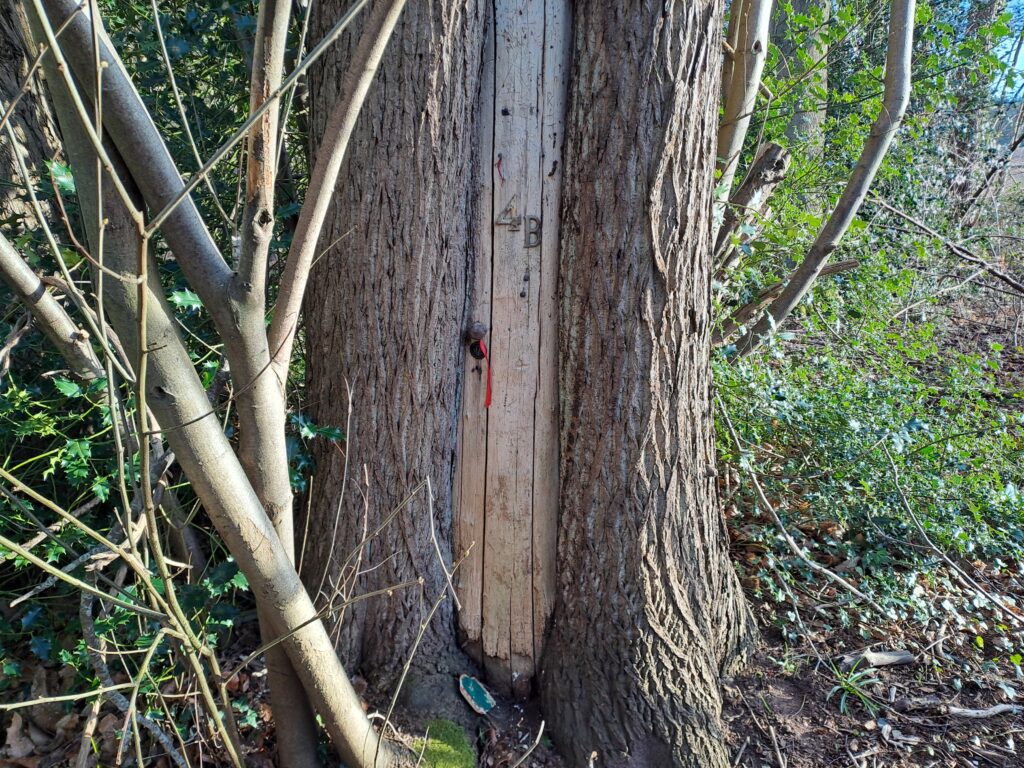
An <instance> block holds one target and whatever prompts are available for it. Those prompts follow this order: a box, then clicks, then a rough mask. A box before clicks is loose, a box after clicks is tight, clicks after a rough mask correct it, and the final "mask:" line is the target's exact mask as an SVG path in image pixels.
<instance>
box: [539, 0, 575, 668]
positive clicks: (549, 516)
mask: <svg viewBox="0 0 1024 768" xmlns="http://www.w3.org/2000/svg"><path fill="white" fill-rule="evenodd" d="M544 10H545V20H544V50H543V56H544V71H543V78H544V79H543V82H542V85H541V91H542V93H543V108H544V111H543V121H542V127H543V132H542V135H541V156H540V161H541V183H542V184H543V194H542V198H541V204H542V208H541V222H542V230H541V245H540V248H541V275H540V366H539V380H538V383H537V399H536V404H535V415H534V420H535V428H534V435H535V439H534V445H535V449H534V456H533V468H534V471H533V634H534V639H533V648H534V659H535V660H536V661H537V662H538V663H539V661H540V656H541V653H542V652H543V648H544V634H545V632H546V631H547V624H548V619H550V617H551V611H552V610H553V608H554V602H555V577H556V568H555V565H556V557H557V551H556V542H557V535H558V439H559V434H558V266H559V258H558V256H559V241H560V239H561V227H560V226H559V223H560V218H561V204H562V167H563V163H562V142H563V141H564V138H565V110H566V97H567V94H566V84H567V83H568V82H569V66H570V55H569V51H570V47H569V46H570V40H569V35H570V30H571V29H572V19H571V6H570V3H569V0H547V2H546V3H545V9H544Z"/></svg>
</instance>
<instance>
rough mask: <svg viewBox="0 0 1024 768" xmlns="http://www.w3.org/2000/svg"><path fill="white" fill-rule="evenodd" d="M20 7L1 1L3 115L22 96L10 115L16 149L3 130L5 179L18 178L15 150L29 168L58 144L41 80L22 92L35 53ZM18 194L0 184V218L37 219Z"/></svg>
mask: <svg viewBox="0 0 1024 768" xmlns="http://www.w3.org/2000/svg"><path fill="white" fill-rule="evenodd" d="M18 6H19V3H17V2H15V0H0V117H2V115H3V113H4V112H5V111H6V110H7V108H8V107H9V106H10V105H11V103H12V102H13V101H14V99H15V98H17V97H18V96H19V94H20V95H21V98H20V100H19V101H18V104H17V106H16V107H15V108H14V114H13V115H12V116H11V125H12V127H13V128H14V133H15V135H16V136H17V137H18V146H17V148H15V147H13V146H12V145H11V142H10V139H9V138H8V136H7V133H6V131H0V174H2V176H0V178H3V179H5V180H13V179H17V178H18V165H17V162H16V160H15V157H14V155H13V154H12V153H13V152H14V151H15V150H16V149H17V151H20V152H21V153H22V154H23V156H24V157H26V158H27V159H28V165H29V167H34V166H35V165H36V164H37V163H38V162H39V161H41V160H42V159H44V158H50V157H52V156H53V153H54V149H55V147H57V146H58V140H57V132H56V126H55V125H54V122H53V116H52V115H51V114H50V111H49V109H48V107H47V104H46V99H44V98H42V94H40V93H39V91H38V85H37V82H38V81H36V80H35V78H33V79H32V81H31V82H30V85H29V88H28V90H27V91H26V92H25V93H22V86H23V85H24V83H25V80H26V75H27V74H28V71H29V67H30V66H31V65H32V62H33V60H34V59H35V53H34V52H32V51H31V49H30V47H29V46H28V45H27V44H26V40H27V35H26V30H25V26H24V21H23V18H22V13H21V10H20V9H19V7H18ZM44 172H45V171H44ZM17 193H18V190H17V188H16V187H8V186H6V185H5V186H3V187H0V217H2V218H4V219H7V218H8V217H12V218H13V220H14V222H16V223H18V224H21V223H23V222H27V223H31V222H34V221H35V214H34V213H33V212H32V208H31V206H30V205H27V204H25V203H24V202H23V201H21V200H19V199H18V194H17ZM43 204H44V205H46V202H45V201H43ZM8 232H10V230H8Z"/></svg>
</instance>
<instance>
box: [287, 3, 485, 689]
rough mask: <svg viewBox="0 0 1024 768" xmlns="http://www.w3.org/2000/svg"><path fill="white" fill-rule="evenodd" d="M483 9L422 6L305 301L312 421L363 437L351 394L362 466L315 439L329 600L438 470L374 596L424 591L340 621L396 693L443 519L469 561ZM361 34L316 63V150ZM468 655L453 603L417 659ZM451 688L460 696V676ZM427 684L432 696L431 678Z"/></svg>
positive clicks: (396, 57) (352, 153) (370, 604)
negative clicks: (471, 338) (458, 473)
mask: <svg viewBox="0 0 1024 768" xmlns="http://www.w3.org/2000/svg"><path fill="white" fill-rule="evenodd" d="M347 5H348V3H347V2H343V1H342V0H328V1H327V2H325V3H321V4H318V5H316V6H315V8H314V11H313V13H314V16H315V19H314V29H315V30H321V31H322V30H323V29H325V28H326V27H327V26H329V25H330V24H331V23H333V21H334V20H335V19H336V18H337V16H338V14H339V13H340V12H342V11H343V10H344V8H345V7H346V6H347ZM483 7H484V6H483V3H480V2H475V1H474V0H435V1H434V2H416V3H409V4H408V7H407V8H406V9H405V11H404V13H403V15H402V17H401V19H400V20H399V22H398V26H397V27H396V29H395V33H394V39H393V41H392V42H391V44H390V45H389V47H388V50H387V52H386V53H385V55H384V59H383V62H382V64H381V70H380V73H379V75H378V80H377V83H376V84H375V86H374V87H373V88H372V89H371V91H370V94H369V96H368V98H367V101H366V105H365V107H364V110H363V113H362V114H361V116H360V118H359V120H358V123H357V125H356V127H355V131H354V133H353V136H352V139H351V143H350V150H349V153H348V156H347V159H346V160H345V162H344V165H343V167H342V170H341V173H340V176H339V180H338V184H337V191H336V200H335V203H334V211H333V214H332V216H331V217H330V218H329V220H328V223H327V224H326V226H325V228H324V234H323V236H322V238H321V246H320V247H321V250H322V252H323V253H324V255H323V256H322V258H321V259H320V260H319V262H318V263H317V265H316V267H315V268H314V273H313V277H312V280H311V281H310V286H309V293H308V295H307V300H306V302H305V318H306V326H307V329H308V332H307V360H308V364H307V365H308V368H307V374H308V390H307V391H308V393H309V401H310V406H309V413H310V415H311V416H312V418H313V419H314V421H316V422H317V423H318V424H334V425H338V426H341V427H345V425H346V421H347V417H348V414H347V408H348V402H349V395H348V387H351V389H352V403H353V408H352V418H351V426H350V432H349V434H348V435H347V441H346V443H345V445H344V450H345V452H346V453H347V464H348V466H347V470H348V471H347V473H346V466H345V458H346V457H343V456H342V452H341V451H339V450H337V448H336V447H335V446H334V445H331V444H327V443H325V442H321V441H318V443H317V444H316V445H315V446H314V457H315V460H316V476H315V478H314V482H313V490H314V493H313V495H312V499H311V505H310V513H309V519H308V530H307V531H305V532H304V533H303V532H302V529H301V524H300V533H299V534H298V536H297V540H298V542H299V546H300V547H301V546H302V542H303V539H304V538H305V540H306V542H307V543H306V545H305V546H306V551H305V553H304V557H303V559H302V562H303V576H304V579H305V581H306V583H307V585H308V586H309V587H310V589H311V590H312V591H314V592H316V591H317V590H318V589H319V587H320V586H321V584H322V582H323V578H324V576H325V575H326V584H327V587H325V589H329V585H330V584H331V583H333V582H334V581H336V580H337V578H338V576H339V573H340V571H341V569H342V567H343V566H344V563H345V562H346V560H348V558H349V555H350V554H351V553H352V552H353V550H354V549H356V547H357V544H358V542H359V541H360V540H361V539H362V538H363V536H364V535H365V532H366V531H367V530H369V531H373V530H374V529H375V528H376V527H377V526H378V525H380V524H381V523H382V522H383V521H384V519H385V518H386V517H387V516H388V515H389V513H390V511H391V510H392V509H394V508H395V507H397V506H398V505H399V504H400V503H401V502H402V500H403V499H405V498H406V496H407V495H408V494H410V492H412V491H413V490H414V488H415V487H416V486H417V485H418V484H419V483H421V482H422V481H423V480H425V479H426V478H430V480H431V484H432V487H433V490H434V498H433V503H432V505H430V504H428V500H427V496H426V489H422V490H421V491H420V492H419V493H418V494H417V496H416V498H415V499H414V500H413V501H412V503H411V504H409V505H408V506H407V507H405V508H404V509H403V510H402V511H401V512H400V513H399V514H398V515H397V516H396V517H395V519H394V520H393V521H392V522H391V523H390V524H389V525H388V526H387V527H386V528H385V529H384V530H383V531H382V532H381V533H380V534H379V535H378V536H377V537H376V538H374V539H373V540H372V541H371V542H370V543H369V544H368V545H367V546H366V547H365V548H364V550H363V552H362V560H361V567H362V568H363V569H364V570H366V571H367V572H366V573H365V575H364V576H362V577H361V578H360V579H359V580H358V583H357V588H356V592H357V593H364V592H368V591H373V590H377V589H383V588H386V587H388V586H391V585H394V584H397V583H400V582H404V581H408V580H413V579H418V578H422V579H423V586H422V589H419V588H405V589H401V590H396V591H395V592H394V593H393V594H392V595H390V596H388V597H380V598H374V599H371V600H367V601H363V602H360V603H357V604H355V605H353V606H352V607H351V608H350V609H349V610H348V611H347V612H346V615H345V621H344V623H343V625H342V626H340V627H339V628H338V630H339V649H340V651H341V652H342V655H343V658H344V659H346V661H349V662H350V663H354V664H360V665H361V666H362V668H363V670H364V672H366V673H367V674H369V675H371V676H372V677H374V678H376V679H377V680H378V681H379V682H384V683H390V682H392V681H393V680H394V678H395V677H396V673H397V672H398V671H399V670H400V669H401V667H402V665H403V663H404V662H405V660H406V659H407V658H408V656H409V654H410V653H411V652H412V650H413V646H414V642H415V639H416V636H417V633H418V631H419V624H420V621H422V620H423V619H424V618H426V614H427V611H428V610H429V609H430V607H431V605H432V603H433V602H434V601H435V600H437V599H438V598H439V597H440V596H441V595H442V594H443V593H444V591H445V590H446V589H447V582H446V579H445V576H444V572H443V571H442V569H441V567H440V565H439V563H438V554H437V552H436V551H435V549H434V545H433V541H432V535H431V526H434V527H435V528H436V530H437V532H438V541H439V544H440V549H441V553H442V556H443V557H444V559H445V562H446V564H447V565H448V566H449V567H450V565H451V560H452V553H451V546H450V532H451V524H452V520H451V509H452V505H451V499H452V472H453V459H454V456H455V451H456V441H457V421H456V415H457V412H458V407H459V398H460V391H459V390H460V387H461V372H462V365H461V364H462V356H463V354H464V345H463V342H462V332H463V329H464V327H465V322H466V316H467V312H468V311H469V307H468V306H467V291H468V285H470V283H471V281H472V272H471V270H472V268H473V263H474V262H473V250H472V245H471V243H470V225H471V222H472V220H473V210H472V207H473V200H474V199H475V196H474V184H473V176H472V172H471V169H472V168H473V158H474V152H475V146H474V144H475V142H474V138H475V135H476V124H475V120H476V117H475V108H476V101H477V92H478V87H479V79H480V68H481V61H482V53H483V47H482V40H483V35H484V25H485V21H486V15H485V13H484V10H483ZM312 39H314V40H315V39H316V34H314V36H313V38H312ZM356 39H358V38H357V33H353V35H351V36H349V37H346V38H345V39H343V41H342V43H341V44H340V45H339V46H338V47H337V48H336V49H335V50H334V51H333V52H331V53H328V54H327V55H326V56H325V57H324V59H323V63H322V64H321V65H318V66H316V67H314V70H313V74H312V76H311V78H310V86H311V96H312V109H313V115H312V126H313V137H312V139H313V144H314V150H315V146H316V145H317V144H319V142H320V140H321V137H322V135H323V131H324V125H325V121H326V119H327V115H328V114H329V113H330V110H331V108H332V106H333V105H334V103H335V102H336V101H337V99H338V98H339V87H340V81H341V76H340V75H341V73H344V72H345V69H346V67H347V64H348V61H349V59H350V58H351V55H352V52H353V50H354V47H355V42H354V41H355V40H356ZM314 157H315V151H314ZM364 468H365V474H364ZM346 477H347V487H345V486H344V483H345V480H346ZM364 478H365V480H366V484H365V485H364ZM364 493H365V495H366V498H365V504H364V499H363V496H362V494H364ZM431 508H432V509H433V513H434V519H431V517H430V514H429V512H430V509H431ZM365 517H368V520H367V519H364V518H365ZM353 562H354V561H353ZM456 651H457V643H456V641H455V630H454V615H453V607H452V605H451V600H450V599H449V600H446V601H445V603H444V604H442V605H441V606H440V608H439V609H438V611H437V613H436V614H435V616H434V618H433V621H432V622H431V624H430V627H429V628H428V630H427V632H426V634H425V635H424V637H423V640H422V642H421V644H420V646H419V651H418V654H417V659H418V660H419V661H420V662H422V665H421V664H417V667H420V666H426V665H427V664H429V665H430V668H431V669H430V671H431V673H441V672H455V671H461V670H458V669H456V667H457V666H458V665H459V664H460V663H461V661H462V660H461V659H457V660H456V661H454V662H452V661H451V660H452V659H453V653H454V652H456ZM453 664H454V666H453ZM446 682H447V684H448V688H447V690H449V691H452V692H453V691H454V685H453V684H452V682H451V678H450V677H448V678H446ZM409 687H410V688H411V689H412V691H413V692H414V693H415V692H416V691H417V689H419V690H424V691H425V690H427V689H428V688H429V686H428V685H426V684H425V681H424V679H423V678H422V677H420V678H418V679H414V680H412V681H410V684H409Z"/></svg>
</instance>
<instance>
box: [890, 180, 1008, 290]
mask: <svg viewBox="0 0 1024 768" xmlns="http://www.w3.org/2000/svg"><path fill="white" fill-rule="evenodd" d="M872 202H874V203H877V204H878V205H879V206H881V207H882V208H884V209H885V210H887V211H889V212H890V213H892V214H894V215H896V216H899V217H900V218H901V219H903V220H904V221H906V222H907V223H909V224H913V225H914V226H915V227H917V228H918V229H919V230H920V231H921V232H923V233H924V234H926V235H928V236H929V237H933V238H935V239H936V240H938V241H939V242H940V243H942V244H943V245H944V246H945V247H946V250H948V251H949V252H950V253H952V254H953V255H954V256H956V257H957V258H958V259H963V260H964V261H966V262H968V263H969V264H974V265H976V266H978V267H980V268H981V269H983V270H984V271H985V272H988V273H989V274H990V275H992V277H994V278H996V280H999V281H1000V282H1001V283H1003V284H1004V285H1007V286H1009V287H1010V288H1012V289H1013V290H1014V292H1015V293H1017V294H1019V295H1022V296H1024V283H1021V282H1020V281H1019V280H1017V279H1016V278H1015V277H1013V276H1012V275H1008V274H1006V273H1005V272H1003V271H1002V270H1001V269H999V268H997V267H994V266H992V264H991V263H990V262H987V261H985V260H984V259H983V258H981V257H980V256H976V255H975V254H974V253H972V252H971V251H969V250H967V249H966V248H964V247H963V246H962V245H959V244H957V243H954V242H953V241H952V240H950V239H949V238H947V237H943V236H942V235H940V234H939V233H938V232H936V231H935V230H934V229H932V228H931V227H929V226H928V225H927V224H925V223H924V222H923V221H921V220H920V219H916V218H914V217H913V216H911V215H910V214H908V213H904V212H903V211H901V210H900V209H899V208H894V207H893V206H891V205H889V204H888V203H887V202H885V201H884V200H882V199H880V198H877V197H874V198H872Z"/></svg>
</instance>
